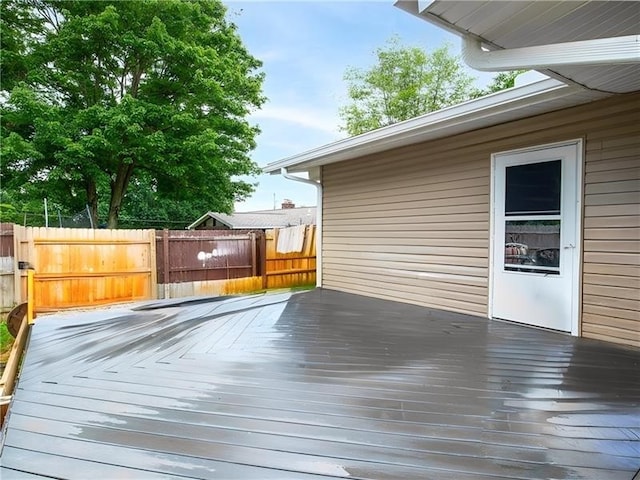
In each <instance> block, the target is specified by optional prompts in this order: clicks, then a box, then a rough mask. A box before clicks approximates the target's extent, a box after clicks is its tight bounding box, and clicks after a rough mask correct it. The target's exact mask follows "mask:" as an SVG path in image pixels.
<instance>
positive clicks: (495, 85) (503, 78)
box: [472, 70, 526, 98]
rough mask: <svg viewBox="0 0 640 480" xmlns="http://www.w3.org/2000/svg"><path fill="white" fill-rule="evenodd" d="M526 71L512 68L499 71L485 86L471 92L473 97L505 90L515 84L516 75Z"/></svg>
mask: <svg viewBox="0 0 640 480" xmlns="http://www.w3.org/2000/svg"><path fill="white" fill-rule="evenodd" d="M524 72H526V70H512V71H510V72H500V73H498V74H497V75H496V76H495V77H493V80H492V81H491V83H490V84H489V85H487V87H486V88H484V89H481V90H476V91H475V92H474V93H473V95H472V96H473V98H478V97H482V96H484V95H489V94H491V93H496V92H499V91H500V90H506V89H507V88H512V87H514V86H515V83H516V77H517V76H518V75H520V74H522V73H524Z"/></svg>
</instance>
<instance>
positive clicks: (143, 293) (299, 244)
mask: <svg viewBox="0 0 640 480" xmlns="http://www.w3.org/2000/svg"><path fill="white" fill-rule="evenodd" d="M295 228H297V229H298V230H297V231H296V233H298V234H299V235H298V236H297V237H296V238H295V242H293V244H291V245H293V247H292V246H291V245H289V248H294V250H295V251H294V250H292V251H290V252H289V253H279V252H278V241H279V238H280V236H281V235H286V234H287V233H290V232H288V231H287V230H282V231H279V230H268V231H267V232H266V233H265V232H263V231H234V230H179V231H176V230H163V231H158V232H156V231H154V230H102V229H98V230H93V229H75V228H74V229H72V228H38V227H21V226H17V225H6V224H5V225H4V226H3V230H2V231H1V232H2V233H1V235H2V236H1V237H0V239H1V240H2V245H1V246H0V258H1V259H2V260H0V262H1V263H0V268H1V269H0V282H1V283H0V288H1V289H2V290H1V291H2V295H3V296H2V307H3V308H4V309H5V311H6V310H8V309H10V308H11V307H13V306H14V305H15V304H18V303H21V302H24V301H25V300H26V283H27V282H26V277H27V273H26V272H27V270H25V269H24V268H20V267H21V266H22V267H25V268H26V267H29V268H33V269H34V270H35V288H34V292H35V306H36V309H37V310H38V311H41V312H42V311H47V310H54V309H63V308H70V307H84V306H91V305H100V304H107V303H117V302H125V301H134V300H145V299H156V298H178V297H185V296H193V295H222V294H235V293H249V292H255V291H258V290H261V289H265V288H286V287H295V286H299V285H309V284H313V283H315V278H316V276H315V269H316V250H315V227H314V226H306V227H304V226H302V227H294V229H295ZM281 232H284V233H281Z"/></svg>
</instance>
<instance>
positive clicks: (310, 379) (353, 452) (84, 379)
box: [0, 290, 640, 480]
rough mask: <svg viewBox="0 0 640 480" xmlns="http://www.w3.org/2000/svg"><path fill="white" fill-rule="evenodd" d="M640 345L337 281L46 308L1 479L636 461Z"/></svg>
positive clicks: (392, 471) (310, 475)
mask: <svg viewBox="0 0 640 480" xmlns="http://www.w3.org/2000/svg"><path fill="white" fill-rule="evenodd" d="M639 372H640V351H638V350H634V349H629V348H621V347H617V346H615V345H610V344H606V343H601V342H597V341H589V340H583V339H578V338H572V337H570V336H566V335H560V334H555V333H551V332H546V331H541V330H535V329H531V328H525V327H521V326H516V325H511V324H507V323H501V322H491V321H487V320H484V319H480V318H474V317H468V316H464V315H456V314H451V313H444V312H439V311H434V310H429V309H425V308H421V307H415V306H411V305H405V304H399V303H394V302H387V301H382V300H374V299H370V298H365V297H360V296H355V295H348V294H342V293H337V292H332V291H323V290H315V291H311V292H307V293H300V294H295V295H290V294H278V295H267V296H257V297H239V298H228V299H221V300H212V299H209V300H201V301H196V302H185V303H182V304H181V303H179V302H175V301H174V302H167V303H162V302H158V303H156V304H148V305H146V306H145V307H143V308H138V309H131V310H125V309H108V310H102V311H100V312H91V313H86V312H85V313H81V314H80V313H79V314H75V315H59V316H52V317H47V318H40V319H38V321H37V323H36V325H35V326H34V328H33V331H32V334H31V338H30V343H29V348H28V352H27V356H26V361H25V364H24V367H23V373H22V377H21V378H20V381H19V385H18V390H17V392H16V395H15V398H14V401H13V403H12V405H11V408H10V413H9V417H8V421H7V422H6V424H5V430H4V432H3V437H2V441H3V446H2V451H1V454H0V465H1V467H0V469H1V470H0V476H1V477H2V479H13V478H16V479H20V478H25V479H28V478H41V477H51V478H64V479H72V478H78V479H99V478H109V479H115V478H118V479H124V478H134V479H145V478H163V479H166V478H202V479H204V478H215V479H285V480H286V479H301V480H305V479H320V478H323V479H327V478H343V477H348V478H356V479H402V480H408V479H420V480H425V479H438V480H448V479H451V480H453V479H455V480H470V479H474V480H477V479H484V478H486V479H493V480H496V479H550V478H554V479H561V478H572V479H578V478H589V479H597V480H606V479H621V480H630V479H631V478H632V477H633V475H634V473H635V472H636V470H637V469H638V467H639V466H640V407H639V403H640V374H639Z"/></svg>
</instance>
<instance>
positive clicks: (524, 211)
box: [504, 160, 562, 216]
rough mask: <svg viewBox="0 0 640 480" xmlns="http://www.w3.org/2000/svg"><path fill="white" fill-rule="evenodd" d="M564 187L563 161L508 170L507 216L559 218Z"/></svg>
mask: <svg viewBox="0 0 640 480" xmlns="http://www.w3.org/2000/svg"><path fill="white" fill-rule="evenodd" d="M561 184H562V161H561V160H554V161H551V162H540V163H529V164H526V165H515V166H512V167H507V171H506V185H505V188H506V196H505V210H504V213H505V215H506V216H514V215H520V216H523V215H559V214H560V186H561Z"/></svg>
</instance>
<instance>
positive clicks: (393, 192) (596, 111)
mask: <svg viewBox="0 0 640 480" xmlns="http://www.w3.org/2000/svg"><path fill="white" fill-rule="evenodd" d="M639 102H640V95H627V96H624V97H618V98H614V99H608V100H604V101H600V102H594V103H592V104H589V105H582V106H579V107H575V108H571V109H566V110H562V111H559V112H553V113H550V114H545V115H541V116H537V117H533V118H529V119H524V120H521V121H518V122H512V123H510V124H506V125H499V126H495V127H491V128H486V129H482V130H478V131H473V132H469V133H466V134H462V135H457V136H455V137H452V138H448V139H440V140H436V141H431V142H426V143H422V144H417V145H412V146H409V147H403V148H400V149H395V150H391V151H389V152H384V153H381V154H376V155H371V156H367V157H363V158H361V159H357V160H353V161H349V162H341V163H336V164H331V165H327V166H325V167H323V170H322V181H323V185H324V203H323V208H324V212H323V236H324V240H323V245H324V248H323V285H324V286H325V287H326V288H330V289H336V290H342V291H346V292H351V293H359V294H363V295H370V296H375V297H379V298H386V299H391V300H399V301H406V302H409V303H415V304H420V305H425V306H429V307H433V308H443V309H446V310H452V311H457V312H464V313H471V314H476V315H482V316H486V315H487V312H488V294H489V292H488V284H489V279H488V275H489V258H488V257H489V237H490V233H489V218H490V198H489V196H490V174H491V172H490V166H491V154H493V153H497V152H502V151H507V150H512V149H518V148H528V147H532V146H537V145H543V144H548V143H554V142H560V141H566V140H572V139H577V138H582V139H584V140H585V146H586V150H587V157H588V158H587V165H586V166H585V178H586V185H585V213H586V215H587V217H586V218H585V219H584V226H585V239H584V243H585V245H584V247H585V250H584V254H585V269H584V287H583V290H584V291H583V294H584V298H585V307H584V309H585V312H584V327H583V333H584V335H585V336H592V337H596V336H597V337H598V338H607V337H608V336H609V337H611V338H609V339H613V340H614V341H615V338H622V339H623V341H624V342H626V343H630V342H632V341H633V337H634V335H635V337H636V338H637V336H638V323H637V322H638V308H637V305H636V304H637V297H635V298H634V291H633V290H634V289H635V288H636V287H637V281H638V278H639V277H638V271H639V270H640V266H639V265H638V260H637V258H638V250H637V241H638V231H637V229H638V227H639V225H638V203H637V192H638V189H637V182H636V180H637V179H638V163H637V162H638V155H637V152H636V150H635V149H636V148H637V144H635V143H634V142H633V139H634V138H635V139H637V138H638V133H637V127H636V125H637V124H638V122H637V118H638V107H637V105H638V103H639ZM633 131H635V132H636V133H635V134H634V133H633ZM605 146H608V147H607V148H605ZM616 152H617V153H616ZM595 156H597V160H596V159H595ZM634 175H635V176H634ZM596 219H597V220H596ZM612 238H615V242H612V241H611V240H612ZM634 252H635V253H634ZM634 255H635V257H636V259H635V260H634V259H633V258H631V257H633V256H634ZM596 260H597V261H596ZM613 265H615V268H616V269H617V272H618V273H613V272H612V267H611V266H613ZM621 272H622V273H621ZM602 277H606V278H604V279H603V278H602ZM614 277H615V278H614ZM627 281H635V282H636V284H633V283H629V284H627V285H624V283H625V282H627ZM594 282H595V283H594ZM597 282H608V283H605V284H601V283H597ZM616 282H617V283H616ZM600 286H603V287H608V288H607V289H606V290H601V289H599V288H598V287H600ZM612 288H613V289H614V290H611V289H612ZM594 291H598V292H599V293H597V294H595V293H593V292H594ZM594 299H595V300H594ZM602 299H609V300H606V301H605V300H602ZM610 300H611V301H610ZM634 302H635V303H634ZM609 303H611V307H610V309H606V308H608V307H606V305H609ZM616 305H618V306H617V307H616ZM620 305H623V307H624V308H620ZM634 305H636V306H634ZM594 306H596V307H597V308H596V309H594V308H592V307H594ZM603 309H605V310H603ZM595 317H597V318H599V319H600V320H594V318H595ZM598 322H599V323H600V325H601V326H602V327H601V328H600V330H598V332H596V330H597V328H596V329H594V328H595V326H596V325H598ZM604 327H606V328H607V329H608V330H606V331H603V330H602V328H604ZM612 329H615V330H616V332H617V333H616V335H618V336H617V337H615V338H614V337H613V336H612V335H611V334H612V332H613V330H612Z"/></svg>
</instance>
